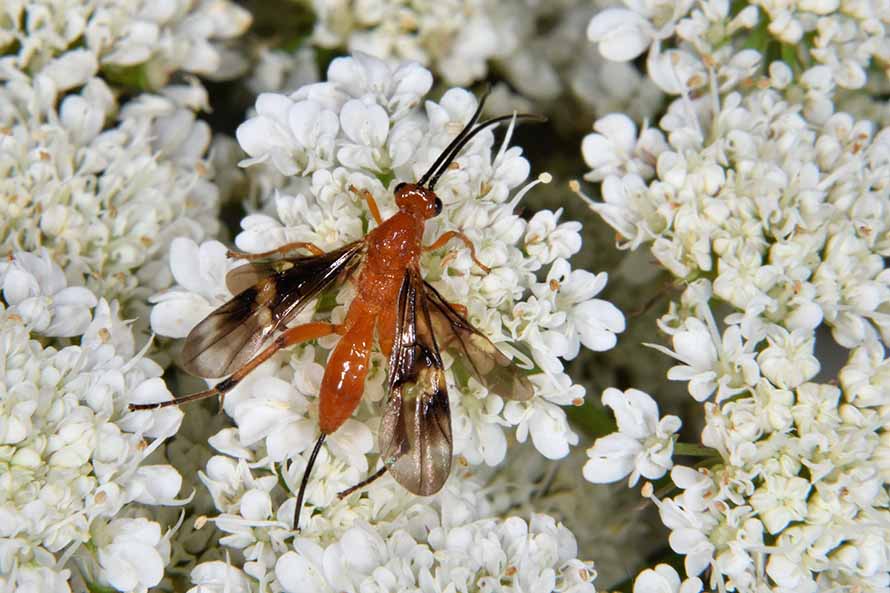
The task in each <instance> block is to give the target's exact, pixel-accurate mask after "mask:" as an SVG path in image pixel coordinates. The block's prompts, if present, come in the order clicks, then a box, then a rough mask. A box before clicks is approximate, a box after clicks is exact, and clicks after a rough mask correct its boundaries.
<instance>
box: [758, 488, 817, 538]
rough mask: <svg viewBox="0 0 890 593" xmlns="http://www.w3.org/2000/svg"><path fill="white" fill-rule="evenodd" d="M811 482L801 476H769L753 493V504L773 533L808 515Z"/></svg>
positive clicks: (768, 529)
mask: <svg viewBox="0 0 890 593" xmlns="http://www.w3.org/2000/svg"><path fill="white" fill-rule="evenodd" d="M809 492H810V484H809V482H808V481H807V480H805V479H803V478H799V477H796V476H795V477H793V478H787V477H785V476H779V475H772V476H767V478H766V480H765V481H764V484H763V485H762V486H761V487H760V488H758V489H757V491H756V492H754V494H753V495H751V506H752V507H753V508H754V510H755V511H757V514H758V515H760V519H761V520H762V521H763V524H764V526H766V529H767V531H769V532H770V533H772V534H775V533H778V532H780V531H782V530H783V529H785V527H786V526H787V525H788V523H789V522H791V521H801V520H803V518H804V516H805V515H806V510H807V504H806V499H807V496H808V494H809Z"/></svg>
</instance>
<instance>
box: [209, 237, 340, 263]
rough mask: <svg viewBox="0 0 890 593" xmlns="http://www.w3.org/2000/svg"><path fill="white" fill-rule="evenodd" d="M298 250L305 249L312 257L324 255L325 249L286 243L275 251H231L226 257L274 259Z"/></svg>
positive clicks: (304, 244)
mask: <svg viewBox="0 0 890 593" xmlns="http://www.w3.org/2000/svg"><path fill="white" fill-rule="evenodd" d="M297 249H305V250H306V251H308V252H309V253H311V254H312V255H324V249H322V248H321V247H319V246H318V245H316V244H315V243H307V242H305V241H294V242H293V243H286V244H284V245H282V246H281V247H278V248H277V249H273V250H271V251H263V252H262V253H245V252H244V251H234V250H232V249H229V250H228V251H227V252H226V255H227V256H228V257H229V258H231V259H264V258H267V257H272V256H273V255H283V254H285V253H290V252H291V251H295V250H297Z"/></svg>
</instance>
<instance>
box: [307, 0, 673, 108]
mask: <svg viewBox="0 0 890 593" xmlns="http://www.w3.org/2000/svg"><path fill="white" fill-rule="evenodd" d="M610 3H611V2H609V1H603V2H599V1H598V2H596V3H593V4H591V3H590V2H582V1H579V0H558V1H550V2H527V1H524V0H511V1H507V2H503V1H495V0H482V1H479V0H446V1H444V2H427V3H424V2H404V1H402V0H372V1H369V2H362V3H360V4H356V3H353V2H346V1H340V0H338V1H336V2H330V1H326V0H314V1H313V2H312V4H313V8H314V9H315V13H316V17H317V20H316V24H315V31H314V34H313V42H314V43H315V44H317V45H319V46H321V47H345V48H348V49H349V50H350V51H353V52H354V51H362V52H367V53H370V54H373V55H376V56H380V57H391V58H399V59H409V60H414V61H417V62H419V63H420V64H423V65H424V66H427V67H429V68H430V69H431V70H433V71H434V72H435V73H437V74H438V75H440V76H441V77H442V78H443V79H444V80H445V81H446V82H448V83H450V84H455V85H460V86H467V85H469V84H471V83H473V82H476V81H478V80H482V79H485V78H486V76H487V75H488V74H489V72H490V70H497V71H498V72H499V73H501V74H502V75H503V76H505V77H506V79H507V80H509V82H510V83H511V84H512V85H513V87H514V88H515V89H516V91H518V93H519V94H518V95H516V96H515V97H514V98H515V100H518V101H526V100H528V99H531V100H532V101H534V102H548V101H553V100H555V99H557V98H560V97H561V96H562V97H563V99H562V100H563V101H564V100H565V98H566V93H568V92H571V93H572V94H573V95H574V96H575V97H577V98H579V99H580V100H581V101H582V103H583V104H584V105H586V106H587V107H589V108H591V109H593V110H594V111H595V112H596V113H608V111H610V110H614V109H629V110H630V111H632V112H633V113H635V114H639V115H640V116H641V117H645V116H649V115H651V113H652V111H653V110H654V109H655V108H656V107H657V103H658V100H659V97H660V94H659V93H658V91H657V89H656V88H655V86H654V85H653V84H652V83H651V82H650V81H648V80H647V79H645V78H644V77H642V76H640V75H639V74H638V73H637V72H636V70H635V69H634V68H633V67H631V66H628V65H626V64H616V63H613V62H607V61H604V60H603V59H602V58H600V57H599V56H598V55H597V53H596V50H595V48H592V47H591V46H590V44H589V43H587V40H586V36H585V31H584V24H585V23H586V22H587V21H589V20H590V18H591V16H592V14H593V10H594V6H598V5H602V6H606V5H608V4H610ZM606 81H608V82H606ZM553 105H554V106H556V107H557V109H556V110H555V116H557V117H559V115H560V113H559V112H560V110H559V106H558V105H557V104H553ZM571 123H572V124H574V123H576V122H574V121H572V122H571Z"/></svg>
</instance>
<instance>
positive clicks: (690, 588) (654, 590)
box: [633, 564, 702, 593]
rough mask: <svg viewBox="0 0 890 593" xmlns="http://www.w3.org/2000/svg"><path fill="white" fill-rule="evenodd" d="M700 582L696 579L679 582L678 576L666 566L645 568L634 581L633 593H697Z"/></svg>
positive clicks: (699, 588) (700, 585)
mask: <svg viewBox="0 0 890 593" xmlns="http://www.w3.org/2000/svg"><path fill="white" fill-rule="evenodd" d="M701 590H702V582H701V579H700V578H698V577H692V578H691V579H686V580H685V581H683V582H682V583H681V582H680V575H678V574H677V571H676V570H674V568H673V567H672V566H670V565H668V564H658V565H656V567H655V568H654V569H651V568H647V569H646V570H644V571H643V572H641V573H640V574H638V575H637V578H636V579H634V588H633V593H699V592H700V591H701Z"/></svg>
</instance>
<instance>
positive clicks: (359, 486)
mask: <svg viewBox="0 0 890 593" xmlns="http://www.w3.org/2000/svg"><path fill="white" fill-rule="evenodd" d="M386 469H387V468H386V466H385V465H384V466H383V467H381V468H380V469H378V470H377V471H376V472H374V473H373V474H371V475H370V476H368V477H367V478H365V479H364V480H362V481H361V482H359V483H358V484H356V485H355V486H350V487H349V488H347V489H346V490H344V491H343V492H340V493H339V494H337V498H339V499H340V500H343V499H344V498H346V497H347V496H349V495H350V494H352V493H353V492H355V491H356V490H361V489H362V488H364V487H365V486H367V485H368V484H370V483H371V482H373V481H375V480H376V479H377V478H379V477H381V476H382V475H383V474H385V473H386Z"/></svg>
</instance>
